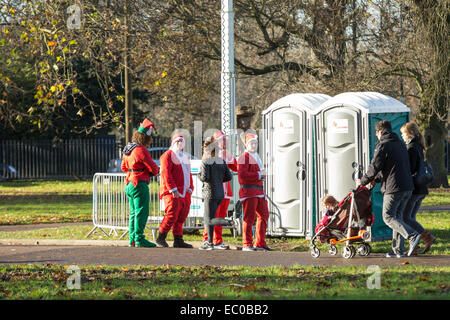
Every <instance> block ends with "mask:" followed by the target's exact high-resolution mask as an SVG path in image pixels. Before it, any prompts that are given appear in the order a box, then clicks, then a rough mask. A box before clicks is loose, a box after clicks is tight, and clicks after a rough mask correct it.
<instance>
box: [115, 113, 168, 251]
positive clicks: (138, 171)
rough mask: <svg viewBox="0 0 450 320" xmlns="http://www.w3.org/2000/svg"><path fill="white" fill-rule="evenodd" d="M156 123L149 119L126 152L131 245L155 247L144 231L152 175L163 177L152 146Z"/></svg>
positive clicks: (126, 190) (124, 158) (123, 164)
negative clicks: (146, 237) (149, 148)
mask: <svg viewBox="0 0 450 320" xmlns="http://www.w3.org/2000/svg"><path fill="white" fill-rule="evenodd" d="M153 130H155V132H156V129H155V126H154V124H153V123H152V122H151V121H150V120H148V119H147V118H146V119H144V121H143V122H142V123H141V125H140V127H139V129H138V130H137V131H136V132H135V133H134V134H133V137H132V139H131V142H130V143H128V144H127V145H126V146H125V148H124V149H123V152H122V154H123V156H122V164H121V169H122V171H123V172H125V173H127V176H126V178H125V184H126V186H125V192H126V194H127V197H128V200H129V203H130V221H129V246H130V247H155V246H156V245H155V244H154V243H153V242H150V241H148V240H146V239H145V236H144V229H145V225H146V223H147V219H148V215H149V211H150V195H149V191H148V184H149V182H150V176H156V175H158V174H159V167H158V165H157V164H156V163H155V162H154V161H153V159H152V156H151V155H150V152H149V151H148V149H147V148H148V147H150V144H151V143H152V132H153Z"/></svg>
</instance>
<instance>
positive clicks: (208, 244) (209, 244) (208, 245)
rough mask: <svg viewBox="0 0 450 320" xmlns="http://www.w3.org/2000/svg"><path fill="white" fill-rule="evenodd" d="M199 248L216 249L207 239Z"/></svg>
mask: <svg viewBox="0 0 450 320" xmlns="http://www.w3.org/2000/svg"><path fill="white" fill-rule="evenodd" d="M198 249H199V250H214V246H213V245H212V244H211V243H209V242H208V241H205V242H203V243H202V245H201V246H200V247H199V248H198Z"/></svg>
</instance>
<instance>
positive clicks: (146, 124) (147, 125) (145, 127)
mask: <svg viewBox="0 0 450 320" xmlns="http://www.w3.org/2000/svg"><path fill="white" fill-rule="evenodd" d="M153 130H155V134H158V132H157V131H156V127H155V125H154V124H153V122H151V121H150V120H148V119H147V118H145V119H144V121H142V123H141V124H140V126H139V129H138V131H139V132H142V133H144V134H146V135H148V136H151V135H152V133H153Z"/></svg>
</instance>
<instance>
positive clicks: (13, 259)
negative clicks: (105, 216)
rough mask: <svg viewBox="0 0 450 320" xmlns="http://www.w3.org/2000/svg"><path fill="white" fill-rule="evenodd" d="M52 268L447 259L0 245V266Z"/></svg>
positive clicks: (436, 262) (448, 260)
mask: <svg viewBox="0 0 450 320" xmlns="http://www.w3.org/2000/svg"><path fill="white" fill-rule="evenodd" d="M28 263H37V264H47V263H52V264H55V265H130V266H134V265H167V264H170V265H185V266H201V265H215V266H238V265H243V266H252V267H262V266H276V265H281V266H293V265H305V266H312V265H315V266H346V265H363V266H369V265H378V266H402V265H405V264H410V265H422V266H450V256H435V255H425V256H418V257H408V258H401V259H387V258H384V257H383V255H382V254H371V255H370V256H368V257H359V256H355V257H354V258H353V259H349V260H347V259H344V258H342V257H341V256H340V255H337V256H332V255H330V254H328V253H323V254H322V255H321V256H320V257H319V258H318V259H314V258H312V257H311V255H310V253H309V252H282V251H273V252H243V251H241V250H235V249H234V250H213V251H202V250H198V249H178V248H128V247H121V246H119V247H112V246H56V245H53V246H42V245H20V246H18V245H0V264H28Z"/></svg>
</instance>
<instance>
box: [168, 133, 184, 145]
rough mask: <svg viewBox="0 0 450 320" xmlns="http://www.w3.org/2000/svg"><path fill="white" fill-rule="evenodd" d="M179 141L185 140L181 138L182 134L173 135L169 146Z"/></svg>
mask: <svg viewBox="0 0 450 320" xmlns="http://www.w3.org/2000/svg"><path fill="white" fill-rule="evenodd" d="M179 140H185V139H184V137H183V135H182V134H180V133H177V134H175V135H174V136H173V137H172V142H171V145H173V144H174V143H175V142H177V141H179Z"/></svg>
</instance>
